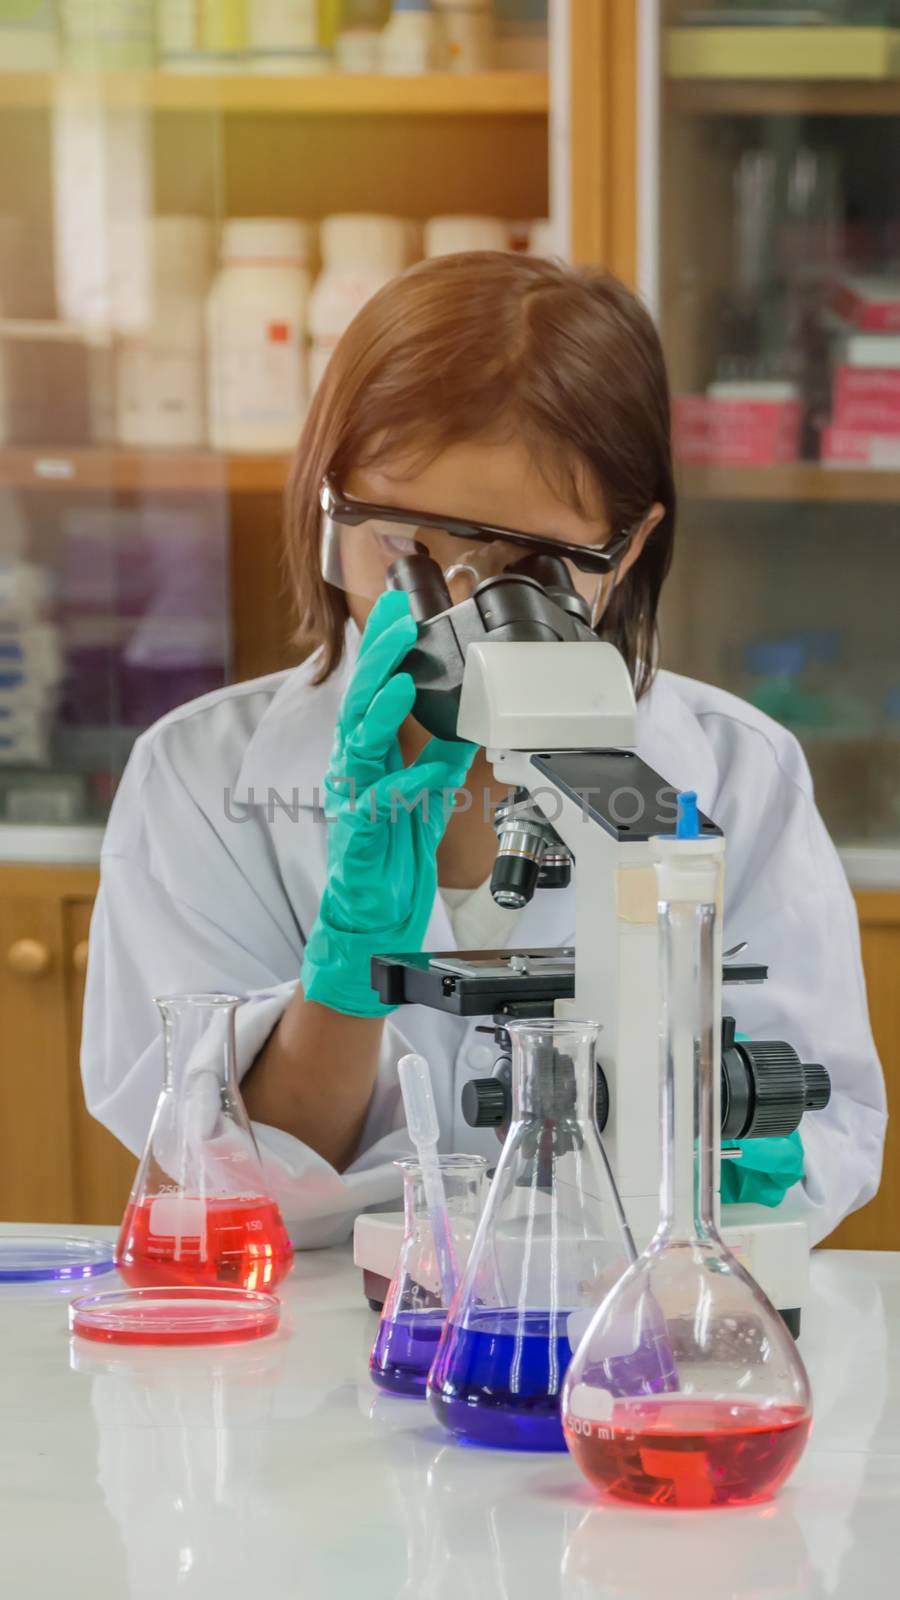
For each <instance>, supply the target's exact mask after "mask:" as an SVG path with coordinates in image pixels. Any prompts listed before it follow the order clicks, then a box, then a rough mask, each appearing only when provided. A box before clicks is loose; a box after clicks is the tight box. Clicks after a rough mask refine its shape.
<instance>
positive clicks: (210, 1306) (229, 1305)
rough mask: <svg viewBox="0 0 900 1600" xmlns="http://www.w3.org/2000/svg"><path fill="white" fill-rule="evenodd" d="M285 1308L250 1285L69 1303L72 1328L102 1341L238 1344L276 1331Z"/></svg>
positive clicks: (130, 1293) (122, 1293) (126, 1293)
mask: <svg viewBox="0 0 900 1600" xmlns="http://www.w3.org/2000/svg"><path fill="white" fill-rule="evenodd" d="M280 1319H281V1307H280V1305H279V1303H278V1301H277V1299H276V1298H275V1296H274V1295H271V1294H259V1293H257V1292H256V1291H254V1290H248V1289H223V1288H220V1287H216V1286H211V1287H206V1288H200V1287H194V1288H187V1287H172V1288H163V1289H120V1290H115V1291H112V1292H111V1293H108V1294H92V1295H83V1296H81V1297H80V1298H79V1299H77V1300H73V1301H72V1303H71V1305H70V1306H69V1328H70V1330H71V1332H72V1333H74V1334H77V1335H78V1336H79V1338H82V1339H91V1340H94V1341H95V1342H97V1343H99V1344H117V1345H200V1344H235V1343H239V1342H240V1341H242V1340H247V1339H265V1338H266V1337H267V1336H268V1335H269V1334H271V1333H275V1332H276V1330H277V1328H278V1324H279V1322H280Z"/></svg>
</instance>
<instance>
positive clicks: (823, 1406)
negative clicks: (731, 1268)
mask: <svg viewBox="0 0 900 1600" xmlns="http://www.w3.org/2000/svg"><path fill="white" fill-rule="evenodd" d="M2 1231H3V1232H9V1231H13V1230H11V1229H8V1228H4V1229H3V1230H2ZM41 1231H44V1230H41ZM55 1231H59V1232H64V1231H66V1232H68V1231H73V1230H63V1229H59V1230H55ZM81 1231H83V1232H93V1233H98V1232H103V1231H104V1230H100V1229H93V1230H81ZM115 1282H116V1280H115V1278H114V1277H113V1276H112V1275H107V1276H105V1277H103V1278H100V1279H98V1280H96V1287H97V1288H98V1289H100V1288H101V1287H105V1288H111V1287H113V1286H114V1285H115ZM813 1285H814V1296H813V1301H812V1304H811V1306H810V1308H809V1309H808V1311H807V1314H806V1319H805V1326H804V1332H803V1337H802V1341H801V1348H802V1350H803V1354H804V1356H805V1358H806V1361H807V1364H808V1366H809V1369H810V1375H811V1377H812V1381H813V1389H814V1393H815V1401H816V1421H815V1427H814V1432H813V1438H812V1442H811V1444H810V1446H809V1448H808V1450H807V1453H806V1455H805V1456H804V1458H803V1460H802V1461H801V1464H800V1466H799V1468H798V1470H797V1472H796V1473H795V1475H794V1477H793V1479H792V1480H791V1482H790V1484H789V1485H788V1487H787V1488H786V1489H785V1490H784V1491H782V1493H781V1495H780V1496H779V1497H778V1499H777V1500H776V1501H774V1502H773V1503H772V1504H770V1505H766V1506H761V1507H756V1508H752V1509H747V1510H743V1511H713V1512H678V1511H662V1512H654V1511H648V1510H644V1509H641V1508H634V1509H632V1508H627V1509H620V1510H614V1509H610V1508H608V1507H606V1506H602V1505H600V1504H598V1503H596V1502H595V1501H594V1500H593V1498H592V1496H591V1493H590V1491H589V1489H588V1488H587V1486H586V1485H585V1484H584V1482H583V1480H582V1479H581V1477H580V1475H579V1473H578V1472H577V1470H576V1468H575V1467H574V1465H573V1464H572V1462H571V1461H570V1460H569V1458H568V1457H567V1456H565V1455H561V1456H554V1455H516V1454H509V1453H505V1452H501V1451H488V1450H477V1449H466V1448H463V1447H460V1446H457V1445H454V1444H451V1443H448V1442H447V1440H446V1436H445V1435H444V1434H443V1433H442V1431H441V1429H440V1428H439V1427H438V1426H437V1424H436V1423H434V1422H433V1421H432V1418H431V1414H430V1412H429V1411H428V1409H427V1407H426V1406H425V1404H424V1403H422V1402H419V1401H413V1400H400V1399H396V1400H395V1399H391V1398H389V1397H386V1396H383V1395H379V1394H378V1393H377V1392H376V1390H375V1389H374V1388H373V1387H372V1385H371V1383H370V1381H369V1378H368V1374H367V1370H366V1361H367V1356H368V1351H369V1346H370V1344H371V1341H372V1338H373V1335H374V1331H375V1325H376V1319H375V1317H374V1316H373V1314H372V1312H371V1311H370V1310H369V1309H368V1306H367V1305H366V1302H365V1300H364V1299H363V1295H362V1285H361V1280H360V1275H359V1273H358V1271H357V1270H356V1269H354V1267H353V1266H352V1264H351V1261H350V1255H349V1250H348V1251H343V1250H340V1251H324V1252H317V1253H311V1254H309V1255H306V1256H300V1257H298V1259H297V1265H296V1269H295V1271H294V1273H293V1274H292V1276H291V1279H290V1280H289V1282H288V1284H287V1285H286V1286H285V1293H284V1302H285V1305H284V1319H283V1327H282V1331H281V1332H280V1333H279V1334H278V1335H277V1336H276V1337H274V1338H272V1339H269V1340H263V1341H260V1342H259V1343H257V1344H251V1345H244V1346H233V1347H231V1348H217V1349H206V1350H203V1349H201V1350H192V1351H185V1352H173V1351H168V1352H155V1351H152V1350H150V1351H147V1350H138V1351H128V1352H116V1351H114V1350H112V1349H110V1348H108V1347H103V1346H100V1345H86V1344H84V1343H83V1342H82V1341H79V1342H78V1348H77V1349H76V1348H75V1346H74V1344H73V1343H72V1342H71V1341H70V1339H69V1335H68V1330H67V1315H66V1311H67V1300H68V1296H67V1295H65V1294H60V1293H59V1292H57V1291H54V1290H52V1289H48V1288H44V1287H39V1288H34V1289H33V1288H28V1289H17V1288H11V1287H7V1288H0V1353H2V1363H0V1551H2V1560H3V1568H4V1578H3V1582H2V1585H0V1590H2V1593H3V1594H4V1595H9V1596H10V1600H32V1597H38V1596H40V1597H41V1600H45V1597H46V1600H61V1597H63V1596H65V1597H67V1600H81V1597H84V1600H88V1597H89V1600H182V1597H187V1596H189V1597H191V1600H200V1597H202V1600H237V1597H238V1596H240V1597H241V1600H246V1597H248V1596H252V1600H350V1597H353V1600H356V1597H357V1596H359V1597H360V1600H363V1597H364V1600H413V1597H415V1600H618V1597H620V1596H621V1597H635V1600H637V1597H640V1600H788V1597H794V1596H803V1597H815V1600H819V1597H826V1596H832V1595H834V1596H841V1597H843V1596H846V1597H848V1600H851V1597H852V1600H863V1597H864V1600H878V1597H880V1596H885V1597H887V1596H891V1597H892V1600H893V1597H895V1596H896V1595H897V1593H898V1577H897V1568H898V1554H900V1254H898V1255H874V1254H862V1253H858V1254H855V1253H850V1252H823V1253H820V1254H818V1255H817V1256H816V1257H815V1258H814V1262H813Z"/></svg>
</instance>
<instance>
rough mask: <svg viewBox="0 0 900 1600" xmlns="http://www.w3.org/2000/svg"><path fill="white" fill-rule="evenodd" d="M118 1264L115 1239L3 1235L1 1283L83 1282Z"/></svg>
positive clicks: (0, 1248)
mask: <svg viewBox="0 0 900 1600" xmlns="http://www.w3.org/2000/svg"><path fill="white" fill-rule="evenodd" d="M114 1268H115V1261H114V1259H113V1242H112V1240H106V1239H79V1238H69V1237H63V1238H60V1237H59V1236H58V1235H53V1234H40V1233H10V1234H6V1235H5V1236H4V1237H2V1238H0V1285H2V1284H13V1283H16V1284H28V1283H55V1284H65V1283H81V1282H84V1281H85V1280H86V1279H90V1278H98V1277H100V1276H102V1274H103V1273H106V1272H112V1271H113V1270H114Z"/></svg>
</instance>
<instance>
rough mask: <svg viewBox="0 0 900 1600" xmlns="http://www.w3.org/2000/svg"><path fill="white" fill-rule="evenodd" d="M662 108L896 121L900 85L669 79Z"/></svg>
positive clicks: (891, 81)
mask: <svg viewBox="0 0 900 1600" xmlns="http://www.w3.org/2000/svg"><path fill="white" fill-rule="evenodd" d="M666 104H667V106H668V107H669V109H670V110H672V111H680V112H687V113H688V114H693V115H695V116H725V117H728V116H731V117H755V116H779V115H780V116H793V117H876V116H883V117H884V116H888V117H889V116H898V115H900V81H896V80H894V79H889V80H888V81H886V82H873V83H864V82H858V81H855V80H853V81H851V80H849V79H847V80H841V79H831V80H825V81H819V82H813V81H811V80H810V79H807V78H784V79H773V80H772V81H771V82H768V83H766V82H758V81H755V80H753V79H740V78H729V79H725V78H708V79H703V78H698V79H689V78H682V79H670V80H669V82H668V84H667V85H666Z"/></svg>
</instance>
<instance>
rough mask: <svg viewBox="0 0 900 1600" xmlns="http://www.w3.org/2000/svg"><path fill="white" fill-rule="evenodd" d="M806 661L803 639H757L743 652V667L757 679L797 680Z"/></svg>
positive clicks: (805, 646) (807, 651) (807, 657)
mask: <svg viewBox="0 0 900 1600" xmlns="http://www.w3.org/2000/svg"><path fill="white" fill-rule="evenodd" d="M808 660H809V648H808V646H807V644H806V642H805V640H803V639H758V640H755V641H754V643H753V644H748V645H747V646H746V648H745V650H744V666H745V667H746V669H747V671H748V672H752V673H754V674H755V675H757V676H759V677H771V678H797V677H799V676H800V673H801V672H802V671H803V670H804V668H805V666H806V664H807V662H808Z"/></svg>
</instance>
